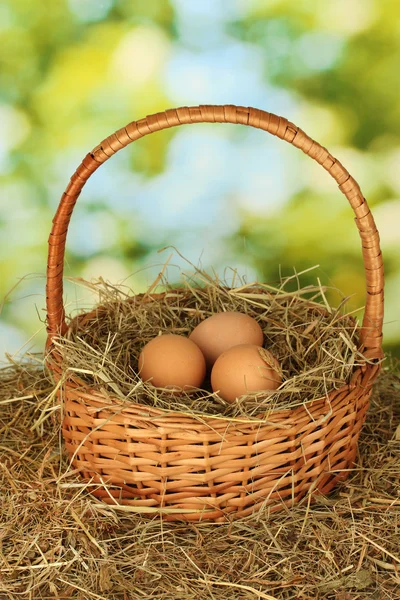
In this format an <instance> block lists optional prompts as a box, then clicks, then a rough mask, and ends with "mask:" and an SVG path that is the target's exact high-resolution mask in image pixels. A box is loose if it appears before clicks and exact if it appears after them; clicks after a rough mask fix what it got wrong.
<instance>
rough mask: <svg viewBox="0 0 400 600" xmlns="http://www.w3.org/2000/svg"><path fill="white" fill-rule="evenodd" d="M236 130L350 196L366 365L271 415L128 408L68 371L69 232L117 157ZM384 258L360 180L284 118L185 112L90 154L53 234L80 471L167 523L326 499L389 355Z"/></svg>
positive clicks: (71, 428)
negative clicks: (221, 129)
mask: <svg viewBox="0 0 400 600" xmlns="http://www.w3.org/2000/svg"><path fill="white" fill-rule="evenodd" d="M201 122H209V123H233V124H239V125H245V126H252V127H255V128H259V129H262V130H264V131H266V132H268V133H270V134H272V135H275V136H277V137H278V138H280V139H281V140H284V141H286V142H288V143H290V144H292V145H293V146H295V147H296V148H299V149H301V150H302V151H303V152H304V153H305V154H307V155H308V156H310V157H311V158H312V159H314V160H315V161H316V162H317V163H318V164H319V165H321V166H322V167H323V168H324V169H325V170H326V171H327V172H328V173H329V174H330V175H331V176H332V178H333V179H334V180H335V181H336V183H337V184H338V186H339V189H340V191H341V192H342V193H343V194H344V195H345V196H346V198H347V200H348V201H349V203H350V205H351V207H352V209H353V211H354V214H355V224H356V226H357V229H358V231H359V235H360V239H361V245H362V254H363V260H364V269H365V277H366V304H365V313H364V318H363V323H362V327H361V328H360V331H359V333H360V340H361V342H360V348H359V350H360V351H361V352H362V354H363V355H364V357H365V359H366V360H365V363H364V364H363V365H362V366H359V367H357V368H356V369H355V371H354V372H353V375H352V378H351V381H350V382H349V383H347V384H346V385H343V387H342V388H341V389H338V390H334V391H332V392H330V393H329V394H328V395H327V396H326V397H324V398H322V399H319V400H315V401H313V402H312V403H308V404H307V405H301V406H299V407H298V408H295V409H293V410H288V409H286V410H275V411H274V412H272V413H271V415H269V416H268V419H267V418H265V419H259V420H257V419H248V420H243V419H242V420H240V419H228V418H222V417H221V418H217V417H210V416H203V417H202V418H200V417H198V418H197V417H194V416H192V415H188V414H183V413H175V414H173V413H171V412H168V413H167V412H166V411H163V410H161V409H156V408H150V407H148V406H144V405H139V404H133V403H131V402H121V401H120V400H117V399H114V398H112V397H110V396H108V395H104V394H103V393H102V392H101V391H100V390H94V389H89V388H88V387H87V386H85V384H84V383H83V382H82V381H79V380H77V379H74V378H72V377H70V375H68V374H67V373H65V372H64V369H63V361H62V355H61V354H60V352H59V350H58V349H57V350H56V349H55V347H54V345H53V340H54V338H56V337H57V336H64V335H65V334H66V333H67V332H68V325H67V323H66V321H65V308H64V305H63V264H64V254H65V244H66V236H67V231H68V226H69V222H70V218H71V215H72V212H73V208H74V206H75V203H76V201H77V199H78V197H79V195H80V192H81V190H82V188H83V186H84V184H85V182H86V181H87V180H88V178H89V177H90V176H91V175H92V174H93V173H94V172H95V171H96V170H97V169H98V168H99V167H100V166H101V165H102V164H103V163H104V162H105V161H107V160H108V159H109V158H110V157H111V156H112V155H113V154H115V153H116V152H117V151H119V150H120V149H122V148H124V147H125V146H127V145H128V144H130V143H131V142H134V141H136V140H138V139H139V138H141V137H143V136H145V135H149V134H151V133H153V132H155V131H159V130H161V129H165V128H168V127H174V126H179V125H184V124H193V123H201ZM383 287H384V275H383V261H382V255H381V251H380V245H379V234H378V231H377V229H376V225H375V222H374V219H373V217H372V215H371V212H370V210H369V207H368V204H367V202H366V200H365V198H364V197H363V195H362V193H361V190H360V188H359V186H358V184H357V182H356V181H355V180H354V179H353V178H352V177H351V175H350V174H349V173H348V171H347V170H346V169H345V168H344V167H343V165H342V164H341V163H340V162H339V161H338V160H337V159H336V158H334V157H333V156H332V155H331V154H330V153H329V152H328V150H326V148H324V147H323V146H321V145H320V144H318V143H317V142H316V141H315V140H313V139H312V138H310V137H309V136H307V134H305V132H304V131H302V130H301V129H300V128H298V127H297V126H296V125H294V124H293V123H291V122H290V121H287V119H285V118H283V117H279V116H277V115H273V114H272V113H267V112H265V111H262V110H259V109H254V108H251V107H237V106H233V105H225V106H212V105H201V106H198V107H181V108H178V109H169V110H167V111H165V112H162V113H158V114H155V115H150V116H148V117H146V118H144V119H141V120H139V121H134V122H132V123H130V124H128V125H127V126H126V127H124V128H122V129H120V130H118V131H117V132H115V133H114V134H112V135H111V136H109V137H108V138H106V139H105V140H103V142H102V143H101V144H99V145H98V146H96V147H95V148H94V149H93V150H92V151H91V152H90V153H89V154H87V156H86V157H85V158H84V160H83V161H82V163H81V164H80V165H79V167H78V169H77V170H76V171H75V173H74V175H73V176H72V177H71V180H70V182H69V184H68V186H67V188H66V190H65V192H64V194H63V196H62V198H61V201H60V204H59V207H58V210H57V213H56V215H55V217H54V219H53V227H52V231H51V233H50V237H49V255H48V264H47V285H46V292H47V296H46V299H47V325H48V327H47V328H48V342H47V349H48V351H49V352H48V357H47V363H48V366H49V367H50V369H51V370H52V371H53V373H54V376H55V379H56V380H57V381H58V383H59V387H58V393H59V396H60V400H61V403H62V407H63V423H62V433H63V437H64V440H65V445H66V448H67V450H68V452H69V455H70V457H71V460H72V463H73V465H74V466H75V467H76V468H78V469H79V470H80V471H81V473H82V476H83V478H84V479H85V480H86V481H88V482H90V487H88V491H91V493H92V494H94V495H95V496H96V497H98V498H100V499H101V500H103V501H104V502H106V503H108V504H113V505H120V506H130V507H131V509H132V510H136V511H137V512H142V513H143V514H150V515H153V514H163V517H164V518H165V519H167V520H184V521H199V520H213V521H223V520H225V519H233V518H238V517H243V516H246V515H248V514H250V513H251V512H253V511H254V510H257V509H258V508H260V507H261V506H262V505H264V506H267V507H269V509H270V511H275V510H279V509H282V508H284V507H285V506H292V505H293V504H294V503H296V502H298V501H299V500H300V499H301V498H303V497H304V496H305V495H307V494H316V493H323V494H326V493H328V492H329V491H330V490H331V489H332V488H333V487H334V485H335V484H336V483H337V482H338V481H342V480H344V479H345V478H346V477H347V475H348V473H349V470H350V469H351V468H352V466H353V462H354V459H355V456H356V450H357V441H358V436H359V433H360V430H361V427H362V425H363V423H364V420H365V416H366V411H367V409H368V404H369V397H370V394H371V387H372V384H373V381H374V379H375V378H376V376H377V374H378V372H379V361H380V360H381V358H382V356H383V354H382V323H383Z"/></svg>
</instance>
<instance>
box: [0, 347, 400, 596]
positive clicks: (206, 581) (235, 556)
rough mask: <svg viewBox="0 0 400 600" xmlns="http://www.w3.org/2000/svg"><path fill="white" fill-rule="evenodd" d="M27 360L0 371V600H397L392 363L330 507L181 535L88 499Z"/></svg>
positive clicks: (399, 405) (398, 487)
mask: <svg viewBox="0 0 400 600" xmlns="http://www.w3.org/2000/svg"><path fill="white" fill-rule="evenodd" d="M31 358H32V357H31ZM33 359H34V360H33V361H31V362H29V361H28V362H24V363H21V364H14V365H11V366H10V367H8V368H6V369H3V370H2V371H0V431H1V442H0V496H1V498H0V523H1V528H0V565H1V570H0V598H1V600H16V599H17V598H21V599H23V600H45V599H46V600H50V599H51V600H55V599H71V600H72V599H80V600H83V599H85V600H86V599H88V600H90V599H97V600H136V599H145V600H146V599H147V600H151V599H153V600H192V599H193V600H194V599H196V600H199V599H200V598H201V599H207V598H209V599H212V600H225V599H226V600H228V599H229V600H231V599H232V598H235V599H236V598H237V599H239V600H257V599H272V600H274V599H275V600H295V599H297V598H299V599H303V600H306V599H318V600H334V599H337V600H366V599H371V600H383V599H385V600H395V599H398V598H399V589H400V554H399V547H400V498H399V494H400V431H399V427H400V426H399V423H400V368H399V365H395V364H394V365H393V364H391V365H388V366H386V367H385V369H384V372H383V374H382V375H381V377H380V379H379V380H378V382H377V384H376V386H375V391H374V395H373V398H372V402H371V408H370V410H369V413H368V416H367V421H366V424H365V426H364V428H363V430H362V432H361V436H360V443H359V456H358V458H357V464H356V468H355V470H354V472H353V473H352V474H351V475H350V477H349V479H348V480H347V482H346V483H344V484H342V485H341V486H340V487H339V488H338V490H337V491H336V492H335V494H334V495H331V496H330V497H329V498H324V497H322V498H319V499H318V500H317V502H316V503H315V504H313V505H308V504H307V502H306V501H305V502H303V503H301V504H300V505H298V506H296V507H295V508H293V509H291V510H288V509H286V510H285V511H283V512H282V513H274V514H273V515H271V516H269V515H268V513H267V512H260V513H257V514H256V515H254V516H251V517H248V518H245V519H242V520H239V521H235V522H233V523H231V524H217V525H216V524H212V523H211V524H210V523H200V524H196V525H193V524H187V523H185V524H179V523H163V522H162V521H161V520H159V519H154V520H148V519H146V520H144V519H142V518H141V517H140V516H139V515H137V514H130V513H126V512H122V511H116V510H115V509H113V508H112V507H108V506H105V505H101V504H100V503H99V502H98V501H97V500H95V499H94V498H93V497H91V496H90V495H89V494H88V491H89V490H90V485H87V486H85V485H84V484H82V482H81V481H80V479H79V478H78V476H77V474H76V473H75V472H74V471H72V470H71V467H70V465H69V463H68V459H67V457H66V454H65V453H64V452H63V450H62V445H61V442H60V434H59V429H58V428H57V427H55V426H54V425H52V419H51V418H49V417H50V416H51V415H52V414H55V415H58V411H59V407H57V406H56V405H55V403H54V389H53V387H52V385H51V384H50V382H49V381H48V379H47V378H46V376H45V374H44V371H43V369H42V367H41V365H40V359H39V357H33ZM396 431H397V436H396Z"/></svg>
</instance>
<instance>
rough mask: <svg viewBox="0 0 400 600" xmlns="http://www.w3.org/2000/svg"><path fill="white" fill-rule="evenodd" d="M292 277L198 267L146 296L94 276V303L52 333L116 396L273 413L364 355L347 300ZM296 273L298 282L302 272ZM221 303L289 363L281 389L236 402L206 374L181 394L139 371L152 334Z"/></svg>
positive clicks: (195, 319) (327, 384)
mask: <svg viewBox="0 0 400 600" xmlns="http://www.w3.org/2000/svg"><path fill="white" fill-rule="evenodd" d="M293 279H294V277H289V278H286V279H283V280H282V281H281V282H280V285H279V286H278V287H273V286H270V285H266V284H260V283H256V284H251V285H249V284H242V285H239V286H235V287H234V288H233V289H232V288H230V287H227V286H226V285H223V284H221V282H220V281H219V280H218V279H215V278H211V277H210V276H209V275H207V274H206V273H205V272H203V271H200V270H196V272H195V273H194V275H191V276H186V277H185V278H184V280H183V284H182V286H181V287H180V288H176V287H174V288H171V286H169V285H168V283H167V282H166V281H164V282H163V281H158V282H157V283H158V284H159V287H160V286H161V288H162V291H163V292H164V293H158V289H155V286H152V287H151V288H150V290H149V291H148V292H146V293H145V294H143V295H141V296H138V295H136V296H134V295H133V292H132V290H129V289H127V290H126V291H125V290H123V289H122V288H115V287H113V286H111V285H107V284H106V283H105V282H104V281H101V280H100V281H99V282H97V283H94V284H91V285H92V288H94V289H95V290H96V291H97V293H98V295H99V305H98V306H97V308H96V309H95V310H93V311H91V312H89V313H86V314H81V315H79V314H78V315H77V316H76V317H75V318H74V319H73V320H72V322H71V323H70V331H69V333H68V335H67V337H65V338H62V339H59V340H57V341H56V342H55V344H56V345H58V346H61V349H62V356H63V370H64V372H67V373H68V376H71V375H73V376H74V377H75V379H76V380H77V381H78V382H79V384H80V385H82V386H84V387H87V386H89V387H94V388H96V389H101V390H102V391H103V393H104V394H105V395H110V396H112V397H113V398H115V399H116V400H117V401H118V399H120V400H121V401H125V400H126V398H128V399H130V400H132V401H133V402H137V403H141V404H147V405H151V406H157V407H159V408H163V409H166V410H179V411H181V412H191V413H197V414H199V413H200V414H205V415H221V416H225V417H236V416H240V417H243V416H244V417H252V416H256V415H260V414H264V415H266V414H268V412H269V411H271V410H274V409H275V408H277V407H279V408H281V409H283V408H294V407H295V406H298V405H299V404H301V403H303V402H311V401H312V400H316V399H318V398H321V397H325V396H326V394H327V392H329V391H330V390H332V389H337V388H339V387H341V386H342V385H343V383H345V382H348V381H349V379H350V377H351V374H352V372H353V370H354V367H355V366H357V365H358V364H360V362H361V361H363V357H362V355H361V354H360V352H359V351H358V350H357V348H358V346H359V339H358V334H357V323H356V320H355V319H354V318H353V317H352V316H351V315H348V314H346V313H345V312H344V308H345V304H346V299H343V301H342V303H341V305H340V306H339V308H337V309H333V308H331V307H330V306H329V305H328V303H327V300H326V295H325V292H326V288H323V287H322V286H321V285H317V286H307V287H304V288H301V287H300V284H299V285H298V287H297V289H295V290H292V291H290V286H291V284H292V283H293ZM295 279H296V281H297V282H299V275H296V277H295ZM83 283H84V284H85V282H83ZM86 285H88V284H86ZM222 311H239V312H242V313H246V314H248V315H250V316H252V317H254V318H255V319H256V320H257V321H258V323H259V324H260V326H261V328H262V329H263V331H264V347H265V348H266V349H267V350H270V351H271V352H272V354H273V355H274V356H275V357H276V358H277V359H278V361H279V363H280V365H281V367H282V373H283V383H282V385H281V386H280V388H279V390H277V391H276V392H274V393H272V394H271V393H270V392H267V393H265V392H262V393H258V394H253V395H252V396H248V397H244V398H242V399H240V400H239V401H236V403H234V404H230V403H228V402H225V401H224V400H222V399H220V398H219V397H218V396H217V394H215V393H214V394H213V392H212V389H211V386H210V383H209V380H207V379H206V381H205V383H204V386H203V389H202V390H194V391H191V392H188V393H185V394H183V395H181V396H179V397H176V396H174V395H172V394H171V392H169V391H167V390H164V391H160V389H156V388H154V387H153V386H152V385H150V384H144V383H143V382H142V381H141V380H140V377H139V375H138V366H137V364H138V358H139V354H140V352H141V350H142V348H143V346H144V345H145V344H146V343H147V342H149V341H150V340H151V339H153V338H154V337H156V336H157V335H159V334H160V333H174V334H178V335H184V336H188V335H190V333H191V332H192V331H193V329H194V328H195V327H196V326H197V325H198V324H199V323H200V322H201V321H203V320H204V319H205V318H207V317H209V316H211V315H212V314H214V313H216V312H222Z"/></svg>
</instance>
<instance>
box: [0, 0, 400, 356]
mask: <svg viewBox="0 0 400 600" xmlns="http://www.w3.org/2000/svg"><path fill="white" fill-rule="evenodd" d="M399 38H400V4H399V3H398V2H397V1H396V0H326V1H324V2H316V1H314V0H298V1H297V2H292V1H289V0H169V1H168V0H103V1H100V0H57V1H54V0H3V1H2V2H1V3H0V48H1V52H0V90H1V91H0V94H1V98H0V180H1V184H0V186H1V187H0V193H1V197H0V307H1V315H0V339H1V342H0V359H1V358H3V357H4V353H5V352H8V353H11V354H12V355H15V353H18V352H22V351H25V350H35V351H36V350H40V349H41V348H43V344H44V340H45V329H44V324H43V322H44V318H45V311H44V307H45V292H44V286H45V266H46V255H47V238H48V234H49V231H50V227H51V219H52V217H53V215H54V212H55V210H56V208H57V205H58V201H59V198H60V196H61V194H62V192H63V191H64V189H65V187H66V185H67V183H68V180H69V178H70V176H71V175H72V173H73V172H74V170H75V168H76V167H77V166H78V164H79V163H80V161H81V159H82V158H83V157H84V156H85V154H86V153H87V152H88V151H89V150H91V149H92V148H93V147H94V146H96V145H97V144H98V143H99V142H100V141H101V140H102V139H103V138H104V137H106V136H108V135H109V134H110V133H112V132H113V131H115V130H117V129H119V128H120V127H122V126H124V125H126V124H127V123H128V122H130V121H132V120H137V119H140V118H142V117H144V116H146V115H148V114H152V113H154V112H157V111H161V110H165V109H167V108H172V107H178V106H184V105H189V106H190V105H198V104H225V103H227V104H239V105H244V106H254V107H257V108H261V109H264V110H267V111H271V112H275V113H277V114H280V115H283V116H285V117H287V118H288V119H289V120H291V121H293V122H294V123H296V124H297V125H299V126H300V127H302V129H304V130H305V131H306V132H307V133H308V134H309V135H311V136H312V137H314V138H315V139H317V140H318V141H319V142H320V143H321V144H322V145H324V146H326V147H327V148H328V149H329V150H330V151H331V152H332V154H333V155H334V156H336V157H337V158H339V160H340V161H341V162H342V163H343V164H344V165H345V167H346V168H347V169H348V170H349V171H350V173H351V174H352V175H353V176H354V177H355V179H356V180H357V181H358V182H359V184H360V186H361V189H362V191H363V193H364V195H365V196H366V198H367V200H368V202H369V204H370V206H371V208H372V212H373V214H374V216H375V219H376V222H377V225H378V229H379V231H380V234H381V241H382V249H383V253H384V261H385V271H386V314H385V329H384V340H385V348H386V350H390V351H392V352H394V353H396V354H400V320H399V318H398V295H399V293H400V259H399V250H400V235H399V223H400V175H399V171H400V102H399V96H398V95H399V89H400V75H399V74H400V68H399V66H400V44H399ZM353 216H354V215H353V213H352V211H351V209H350V208H349V206H348V205H347V203H346V200H345V198H344V197H343V196H342V195H341V194H340V192H339V191H338V189H337V187H336V185H335V183H334V182H333V180H331V178H330V177H329V176H328V175H327V173H326V172H325V171H324V170H323V169H322V168H321V167H320V166H319V165H317V164H316V163H314V162H313V161H311V160H310V159H309V158H307V157H306V156H305V155H303V154H302V153H301V152H299V151H297V150H296V149H295V148H293V147H291V146H290V145H288V144H285V143H283V142H281V141H280V140H278V139H276V138H272V137H271V136H268V135H267V134H265V133H264V132H261V131H259V130H254V129H250V128H245V127H241V126H234V125H210V124H202V125H195V126H190V127H189V126H186V127H181V128H175V129H170V130H167V131H163V132H158V133H156V134H153V135H151V136H148V137H146V138H144V139H142V140H139V141H138V142H136V143H134V144H132V145H131V146H129V147H128V148H126V149H125V150H123V151H122V152H120V153H118V154H117V155H116V156H114V157H113V158H112V159H111V160H110V161H109V162H107V163H106V164H105V165H104V166H103V167H101V169H99V171H97V172H96V173H95V174H94V175H93V176H92V177H91V179H90V180H89V182H88V184H87V185H86V187H85V188H84V191H83V193H82V195H81V197H80V199H79V202H78V204H77V207H76V210H75V212H74V215H73V218H72V222H71V228H70V233H69V237H68V242H67V247H68V252H67V261H66V268H65V275H66V276H68V277H73V276H80V277H84V278H86V279H89V280H90V279H91V278H96V277H99V276H102V277H103V278H104V279H106V280H108V281H111V282H112V283H117V282H121V281H124V282H125V283H127V284H128V285H130V286H131V287H132V288H133V289H134V290H135V291H137V292H139V291H143V290H144V289H145V288H146V286H147V285H148V284H149V283H150V282H151V281H152V280H153V279H154V278H155V276H156V275H157V273H158V272H159V270H160V264H161V263H162V262H164V260H166V259H167V257H168V254H169V251H166V252H164V253H162V254H159V253H157V251H158V250H159V249H160V248H162V247H164V246H166V245H173V246H175V247H177V248H178V249H179V251H180V252H181V253H182V254H183V255H184V256H185V257H186V258H187V259H188V260H190V261H191V262H193V263H195V264H198V265H200V264H201V266H202V267H203V268H205V269H211V268H214V269H215V271H216V272H217V273H219V274H221V276H223V275H224V273H225V272H226V271H225V269H226V267H227V266H229V267H233V268H235V269H237V271H238V273H239V274H240V275H241V276H242V277H244V278H246V280H247V281H252V280H254V279H256V278H257V279H261V280H263V281H268V282H274V281H277V280H278V279H279V276H280V273H282V274H283V275H290V274H292V273H293V269H294V268H295V269H296V270H298V271H300V270H303V269H307V268H309V267H311V266H313V265H317V264H318V265H320V267H319V268H318V269H316V270H314V271H311V272H310V273H309V274H308V275H306V276H304V278H303V283H304V284H307V283H315V282H316V280H317V277H319V278H320V280H321V281H322V283H324V284H327V285H331V286H334V287H337V288H339V289H340V290H342V292H343V293H344V294H346V295H352V298H351V300H350V304H349V308H351V309H356V308H359V307H361V306H362V305H363V302H364V285H365V284H364V275H363V265H362V260H361V247H360V240H359V238H358V232H357V229H356V227H355V225H354V221H353ZM171 264H173V265H175V267H173V266H171V267H170V268H169V271H168V277H169V279H171V280H172V281H173V280H174V279H178V278H179V268H185V267H186V265H185V263H184V261H182V260H181V259H180V257H179V256H177V255H175V256H174V258H173V260H172V261H171ZM66 302H67V312H69V313H72V312H73V311H74V310H76V309H77V306H83V305H86V304H85V303H89V302H90V298H89V296H88V292H87V291H85V290H84V289H82V288H80V287H79V286H78V287H77V286H76V285H72V284H69V285H67V289H66Z"/></svg>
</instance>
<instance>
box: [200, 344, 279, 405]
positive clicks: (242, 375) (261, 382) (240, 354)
mask: <svg viewBox="0 0 400 600" xmlns="http://www.w3.org/2000/svg"><path fill="white" fill-rule="evenodd" d="M281 383H282V375H281V369H280V365H279V363H278V361H277V360H276V358H275V357H274V356H273V355H272V354H271V353H270V352H269V351H268V350H265V349H264V348H261V347H260V346H255V345H250V344H243V345H241V346H234V347H233V348H230V349H229V350H227V351H226V352H224V353H223V354H221V356H220V357H219V358H218V359H217V360H216V362H215V365H214V367H213V369H212V371H211V386H212V389H213V391H214V392H218V395H219V396H221V398H223V399H224V400H226V401H227V402H234V401H235V400H236V398H239V396H243V395H244V394H251V393H254V392H261V391H263V390H276V389H277V388H278V387H279V386H280V384H281Z"/></svg>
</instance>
